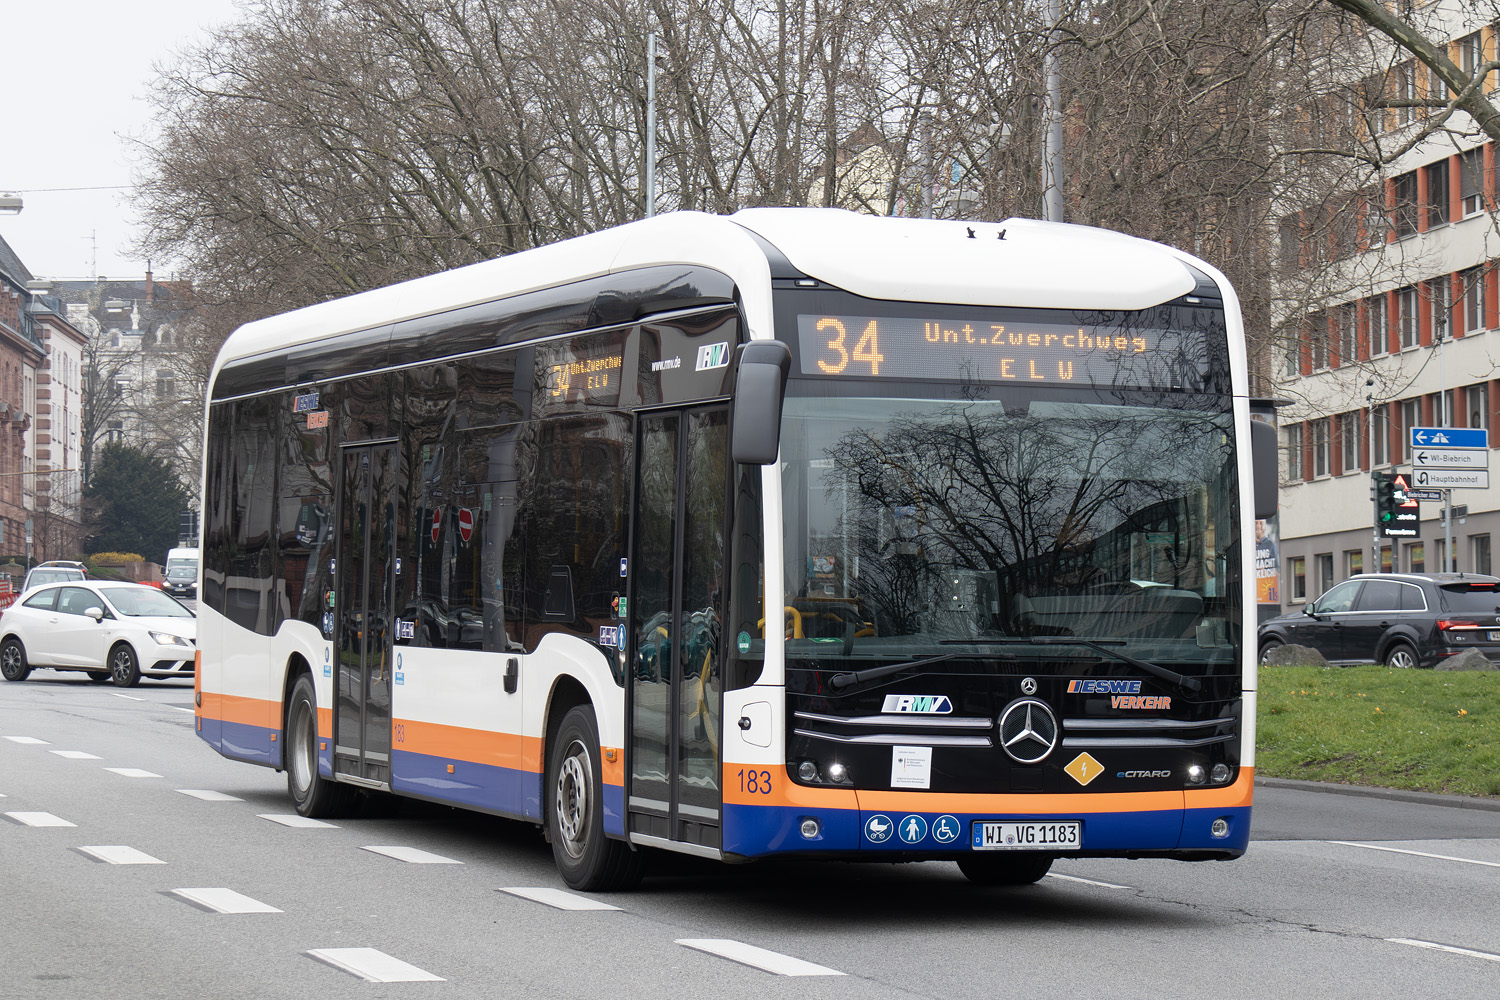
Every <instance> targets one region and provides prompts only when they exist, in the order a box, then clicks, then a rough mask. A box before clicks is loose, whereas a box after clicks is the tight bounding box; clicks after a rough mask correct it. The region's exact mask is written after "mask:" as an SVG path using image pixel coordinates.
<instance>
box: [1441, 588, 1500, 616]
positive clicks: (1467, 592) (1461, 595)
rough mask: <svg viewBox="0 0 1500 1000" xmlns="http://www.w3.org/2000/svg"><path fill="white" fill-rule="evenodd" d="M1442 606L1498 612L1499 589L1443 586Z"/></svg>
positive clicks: (1475, 611) (1485, 612)
mask: <svg viewBox="0 0 1500 1000" xmlns="http://www.w3.org/2000/svg"><path fill="white" fill-rule="evenodd" d="M1439 593H1441V594H1442V595H1443V607H1444V608H1445V609H1446V610H1448V611H1465V612H1468V613H1470V614H1486V615H1493V614H1496V613H1500V590H1496V589H1495V588H1494V587H1485V588H1483V589H1475V588H1471V587H1443V588H1442V589H1441V590H1440V591H1439Z"/></svg>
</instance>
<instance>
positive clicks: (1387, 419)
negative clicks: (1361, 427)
mask: <svg viewBox="0 0 1500 1000" xmlns="http://www.w3.org/2000/svg"><path fill="white" fill-rule="evenodd" d="M1371 422H1372V423H1373V426H1372V427H1371V428H1370V443H1371V445H1372V446H1373V447H1372V449H1371V450H1372V452H1373V454H1372V456H1371V458H1370V461H1372V462H1374V463H1375V466H1376V467H1377V468H1378V467H1380V466H1382V465H1386V464H1388V463H1389V462H1390V460H1391V411H1390V407H1388V406H1377V407H1376V408H1375V410H1374V412H1373V413H1372V414H1371Z"/></svg>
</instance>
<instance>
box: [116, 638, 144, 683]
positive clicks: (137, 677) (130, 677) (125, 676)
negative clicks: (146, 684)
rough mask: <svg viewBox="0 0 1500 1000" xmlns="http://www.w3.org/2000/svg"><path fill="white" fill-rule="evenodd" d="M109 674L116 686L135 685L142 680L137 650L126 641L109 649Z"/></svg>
mask: <svg viewBox="0 0 1500 1000" xmlns="http://www.w3.org/2000/svg"><path fill="white" fill-rule="evenodd" d="M109 676H110V678H111V679H113V680H114V682H115V687H122V688H128V687H135V686H136V685H137V684H139V683H140V682H141V664H140V661H139V660H137V659H136V657H135V650H133V649H131V648H130V647H129V646H127V645H126V644H125V643H123V642H122V643H120V644H119V645H118V646H116V647H115V648H114V649H111V650H110V651H109Z"/></svg>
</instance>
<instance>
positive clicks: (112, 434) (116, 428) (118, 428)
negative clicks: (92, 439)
mask: <svg viewBox="0 0 1500 1000" xmlns="http://www.w3.org/2000/svg"><path fill="white" fill-rule="evenodd" d="M104 440H106V441H115V442H119V441H124V440H125V424H124V422H123V421H120V420H111V421H110V422H109V423H108V424H106V425H105V428H104Z"/></svg>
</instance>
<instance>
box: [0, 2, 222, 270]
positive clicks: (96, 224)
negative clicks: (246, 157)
mask: <svg viewBox="0 0 1500 1000" xmlns="http://www.w3.org/2000/svg"><path fill="white" fill-rule="evenodd" d="M3 7H4V10H5V13H4V15H3V18H0V34H3V36H4V43H5V44H4V54H3V56H0V99H3V101H4V105H5V108H6V116H5V125H4V138H3V139H0V193H9V192H15V193H18V194H20V195H21V197H22V198H23V199H25V202H26V207H25V209H24V210H23V211H22V212H21V214H20V215H0V236H4V237H5V240H6V242H7V243H9V244H10V245H11V248H12V249H13V250H15V252H16V254H17V256H19V257H20V258H21V261H22V262H23V263H24V264H25V265H26V266H27V267H28V268H29V269H30V270H31V272H32V273H33V274H35V275H38V276H41V277H48V278H84V277H89V276H92V275H96V274H101V275H104V276H106V277H111V278H127V277H140V276H141V275H142V274H144V273H145V270H146V262H145V261H144V260H141V259H139V258H137V257H136V256H135V255H134V254H133V253H132V252H131V251H130V248H129V244H130V240H131V238H132V236H133V235H134V232H135V230H134V223H135V221H136V218H135V213H134V211H133V209H132V207H131V192H130V191H129V190H114V191H47V190H43V189H48V188H102V187H128V185H129V184H130V183H131V180H132V176H131V164H132V160H131V154H130V152H129V150H128V143H127V139H129V138H132V137H133V138H141V137H143V136H145V135H146V133H147V126H148V124H149V115H150V109H149V106H148V105H147V104H146V101H145V96H146V93H147V89H148V87H149V84H150V81H151V80H152V79H153V77H154V72H153V70H152V66H153V64H155V63H159V62H165V61H170V60H171V59H172V58H173V56H174V54H175V53H177V52H181V51H182V50H184V49H185V48H189V47H191V46H192V45H193V44H194V43H195V42H196V41H198V40H199V39H201V38H202V37H203V32H204V29H205V28H208V27H211V26H213V25H216V24H223V23H226V22H231V21H234V20H236V19H237V18H238V10H237V5H236V3H235V0H137V2H134V3H122V2H120V0H37V2H32V3H23V2H14V3H12V2H5V3H3ZM153 269H154V270H155V272H156V274H157V276H158V277H166V276H167V275H168V274H170V272H171V264H170V262H160V261H157V262H153Z"/></svg>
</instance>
